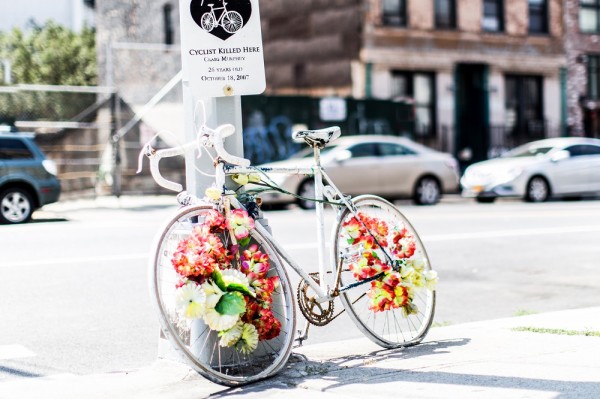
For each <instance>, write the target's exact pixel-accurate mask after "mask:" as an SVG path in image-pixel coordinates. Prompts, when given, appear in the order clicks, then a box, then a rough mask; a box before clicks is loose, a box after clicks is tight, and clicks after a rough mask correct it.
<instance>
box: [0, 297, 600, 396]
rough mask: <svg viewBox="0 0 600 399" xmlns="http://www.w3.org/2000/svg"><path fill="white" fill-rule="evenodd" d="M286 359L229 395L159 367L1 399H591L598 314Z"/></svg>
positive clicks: (598, 358)
mask: <svg viewBox="0 0 600 399" xmlns="http://www.w3.org/2000/svg"><path fill="white" fill-rule="evenodd" d="M465 306H468V303H465ZM465 309H466V308H465ZM312 333H313V334H318V330H317V329H313V330H312ZM308 342H310V340H309V341H308ZM294 353H295V354H294V355H293V356H292V358H291V359H290V362H289V363H288V367H287V368H286V369H285V370H284V371H283V372H282V373H280V374H279V375H277V376H276V377H273V378H271V379H269V380H266V381H262V382H259V383H255V384H252V385H249V386H245V387H241V388H235V389H231V388H229V389H228V388H225V387H222V386H219V385H216V384H213V383H210V382H208V381H207V380H204V379H203V378H202V377H200V376H199V375H197V374H196V373H195V372H193V371H191V370H190V369H189V368H188V367H186V366H185V365H183V364H179V363H174V362H170V361H166V360H160V361H157V362H155V363H154V364H153V365H151V366H149V367H147V368H143V369H139V370H133V371H130V372H115V373H106V374H97V375H86V376H75V375H55V376H49V377H41V378H24V379H19V380H12V381H7V382H2V383H0V399H27V398H36V399H37V398H78V399H87V398H111V399H114V398H144V399H154V398H165V399H188V398H189V399H200V398H208V397H211V398H212V397H214V398H220V397H227V398H242V397H243V398H246V399H252V398H257V399H258V398H281V397H286V399H295V398H307V397H310V398H311V399H321V398H323V399H327V398H354V397H356V398H376V397H384V398H385V397H394V398H395V397H400V398H403V399H405V398H445V399H447V398H461V399H469V398H486V399H495V398H510V399H514V398H534V399H538V398H539V399H542V398H543V399H550V398H553V399H554V398H560V399H567V398H569V399H570V398H573V399H575V398H591V399H593V398H600V307H595V308H587V309H575V310H567V311H559V312H552V313H544V314H536V315H528V316H520V317H513V318H508V319H500V320H491V321H482V322H476V323H469V324H462V325H455V326H446V327H437V328H432V329H431V330H430V332H429V334H428V336H427V337H426V339H425V340H424V342H423V343H421V344H420V345H418V346H415V347H412V348H406V349H403V350H382V349H381V348H379V347H378V346H376V345H374V344H372V343H371V342H370V341H368V340H367V339H366V338H361V339H356V340H351V341H341V342H330V343H324V344H318V345H305V346H304V347H302V348H298V349H296V350H294Z"/></svg>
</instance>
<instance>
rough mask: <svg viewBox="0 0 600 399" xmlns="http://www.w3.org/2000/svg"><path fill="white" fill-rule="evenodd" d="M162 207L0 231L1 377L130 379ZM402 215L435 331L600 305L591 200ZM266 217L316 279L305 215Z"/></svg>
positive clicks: (59, 211)
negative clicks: (418, 257)
mask: <svg viewBox="0 0 600 399" xmlns="http://www.w3.org/2000/svg"><path fill="white" fill-rule="evenodd" d="M166 203H167V202H165V201H164V200H162V199H160V200H156V201H150V202H148V201H146V202H145V205H144V206H140V205H138V204H136V202H135V199H131V200H130V201H118V202H116V203H115V201H113V202H112V203H111V202H110V201H109V202H104V203H100V204H97V205H98V206H97V209H85V208H83V209H77V207H69V206H61V204H57V206H54V207H52V206H51V207H47V208H46V209H45V210H44V211H42V212H37V213H36V215H35V220H34V222H33V223H30V224H26V225H19V226H0V293H1V294H0V314H1V315H2V319H1V320H2V322H1V323H0V380H2V379H10V378H28V377H34V376H38V375H50V374H64V373H72V374H89V373H97V372H108V371H117V370H130V369H135V368H139V367H143V366H146V365H148V364H149V363H151V362H152V361H153V360H154V359H155V358H156V354H157V337H158V323H157V321H156V317H155V315H154V314H153V312H152V308H151V306H150V303H149V294H148V290H147V285H146V279H147V273H146V269H147V267H146V260H147V255H148V250H149V247H150V243H151V241H152V239H153V237H154V234H155V232H156V231H157V229H158V228H159V226H160V225H161V223H162V221H164V220H165V219H166V218H167V217H168V215H169V214H170V213H172V212H173V211H174V209H175V208H174V207H172V206H167V205H165V204H166ZM107 204H108V205H107ZM115 204H116V205H115ZM399 206H400V208H401V209H402V211H403V212H404V213H405V214H406V215H407V216H408V218H409V219H410V220H411V221H412V222H413V224H414V225H415V227H416V228H417V229H418V231H419V232H420V234H421V236H422V238H423V241H424V243H425V245H426V246H427V249H428V252H429V256H430V259H431V261H432V264H433V266H434V268H435V269H436V270H437V271H438V272H439V274H440V284H439V286H438V304H437V309H436V318H435V324H437V325H445V324H457V323H461V322H466V321H474V320H487V319H493V318H499V317H507V316H513V315H515V314H521V313H535V312H544V311H551V310H561V309H571V308H580V307H588V306H597V305H598V303H599V301H600V296H599V295H598V292H600V273H598V270H597V268H598V267H599V266H600V245H599V244H598V240H597V237H598V233H599V232H600V201H573V202H550V203H544V204H526V203H522V202H519V201H499V202H497V203H495V204H475V203H473V202H470V201H464V200H459V199H456V198H454V199H452V198H451V199H449V200H446V201H445V202H444V203H442V204H439V205H437V206H433V207H415V206H411V205H409V204H406V203H399ZM267 215H268V218H269V222H270V225H271V226H272V228H273V231H274V232H275V234H276V236H277V237H278V238H279V240H280V241H281V242H282V243H284V244H287V247H288V249H289V252H290V253H291V254H292V255H293V256H295V257H297V258H298V260H299V262H300V263H301V264H304V265H306V267H307V269H309V270H314V269H316V261H315V253H316V240H315V238H314V237H315V234H314V233H313V231H314V221H313V220H312V219H311V218H310V215H311V213H309V212H306V211H302V210H299V209H292V210H288V211H270V212H267ZM332 218H333V215H332V214H331V213H328V214H327V219H328V220H332ZM295 281H297V279H296V280H295ZM339 308H341V305H340V306H338V308H337V309H339ZM359 334H360V333H359V332H358V330H357V329H356V328H354V327H353V325H352V324H351V322H350V321H349V320H348V319H347V318H346V317H345V315H342V316H341V317H340V318H339V319H337V320H335V321H334V322H333V323H331V324H330V325H328V326H325V327H322V328H319V329H312V330H311V337H310V341H309V342H311V343H316V342H326V341H332V340H340V339H344V338H351V337H357V336H359Z"/></svg>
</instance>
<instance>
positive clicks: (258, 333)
mask: <svg viewBox="0 0 600 399" xmlns="http://www.w3.org/2000/svg"><path fill="white" fill-rule="evenodd" d="M253 228H254V220H253V219H252V218H251V217H249V216H248V213H247V212H246V211H244V210H241V209H235V210H233V211H231V212H230V213H229V214H228V215H227V217H225V216H224V215H223V214H221V213H220V212H218V211H216V210H210V211H208V212H207V213H206V217H205V218H204V221H203V222H202V223H201V224H200V225H198V226H196V227H194V229H193V230H192V234H191V235H190V236H188V237H186V238H184V239H182V240H181V241H180V242H179V243H178V245H177V249H176V251H175V253H174V254H173V257H172V259H171V263H172V265H173V267H174V269H175V271H176V272H177V273H178V274H179V276H180V277H181V279H180V281H179V282H178V283H177V286H176V293H175V306H176V308H177V310H178V312H179V314H180V315H181V316H182V317H184V318H186V319H191V320H194V319H202V320H203V321H204V322H205V323H206V324H207V325H208V326H209V328H210V329H211V330H213V331H216V332H217V333H218V336H219V345H221V346H222V347H235V348H237V349H238V350H239V351H240V352H242V353H244V354H248V353H251V352H253V351H254V350H255V349H256V347H257V346H258V342H259V341H262V340H269V339H273V338H275V337H277V336H278V335H279V333H280V332H281V322H280V321H279V320H278V319H277V318H276V317H275V315H274V314H273V311H272V309H271V307H272V304H273V292H274V291H275V290H276V289H277V287H278V286H279V278H278V277H277V276H273V277H267V272H268V271H269V266H270V263H269V255H268V254H265V253H262V252H261V251H260V249H259V247H258V245H256V244H250V231H251V230H252V229H253ZM230 232H231V234H233V235H234V236H235V238H236V240H237V243H238V244H236V245H232V246H230V247H229V248H226V247H225V245H224V244H223V241H222V240H221V238H220V237H222V236H223V235H225V234H230ZM242 247H245V249H244V250H241V248H242ZM236 257H237V258H239V265H240V267H239V270H238V269H236V268H234V267H233V264H237V263H238V262H234V259H235V258H236Z"/></svg>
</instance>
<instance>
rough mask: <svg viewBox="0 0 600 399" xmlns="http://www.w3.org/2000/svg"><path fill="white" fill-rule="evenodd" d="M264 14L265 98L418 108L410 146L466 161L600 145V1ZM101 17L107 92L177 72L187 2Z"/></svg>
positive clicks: (130, 6) (376, 2)
mask: <svg viewBox="0 0 600 399" xmlns="http://www.w3.org/2000/svg"><path fill="white" fill-rule="evenodd" d="M260 7H261V9H260V12H261V23H262V31H263V32H262V34H263V43H264V56H265V68H266V74H267V91H266V94H272V95H311V96H339V97H354V98H361V99H378V100H400V99H402V100H405V101H410V102H412V104H413V107H414V119H415V126H414V132H413V137H414V138H415V139H417V140H418V141H420V142H423V143H425V144H428V145H431V146H434V147H437V148H440V149H443V150H446V151H449V152H452V153H454V154H456V155H457V156H459V158H461V159H462V160H463V161H464V162H465V163H469V162H473V161H477V160H481V159H485V158H488V157H490V156H494V155H497V154H498V153H500V152H502V151H504V150H505V149H507V148H509V147H512V146H514V145H518V144H520V143H523V142H526V141H530V140H534V139H539V138H543V137H553V136H560V135H592V136H598V130H600V123H598V120H599V117H600V115H598V112H600V111H596V109H599V110H600V108H598V107H599V106H600V102H598V101H600V75H599V74H600V0H585V1H581V0H327V1H325V0H302V1H298V0H267V1H261V3H260ZM96 11H97V16H96V21H97V22H96V24H97V37H98V52H99V54H98V55H99V65H100V68H101V74H103V76H105V77H106V79H105V81H104V83H111V82H112V83H113V84H115V85H116V86H117V87H119V89H120V90H123V91H124V92H126V93H129V94H128V95H126V96H125V98H126V99H127V98H128V97H129V98H131V99H132V101H133V102H140V103H143V102H144V101H143V100H144V99H146V100H147V99H149V98H150V96H151V94H152V93H156V91H157V90H158V89H159V88H160V86H161V85H162V84H164V83H165V82H166V81H167V80H168V78H170V77H171V76H173V75H174V74H175V73H176V71H177V70H178V69H179V68H180V55H179V53H178V51H177V49H176V48H177V45H178V43H179V2H178V1H177V0H155V1H151V2H148V1H140V0H128V1H125V0H98V1H97V2H96ZM134 44H137V45H139V46H138V49H137V50H135V49H134V48H135V47H136V46H135V45H134ZM146 45H149V46H148V47H147V48H146V49H142V48H143V47H144V46H146ZM156 45H159V46H158V47H156ZM152 46H154V48H153V49H150V48H151V47H152ZM160 46H166V47H164V48H163V47H160ZM140 49H142V50H140ZM157 49H158V51H157ZM142 93H143V94H142ZM136 97H140V98H136ZM594 129H596V130H594ZM390 133H394V132H390Z"/></svg>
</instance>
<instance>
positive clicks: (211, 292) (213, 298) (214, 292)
mask: <svg viewBox="0 0 600 399" xmlns="http://www.w3.org/2000/svg"><path fill="white" fill-rule="evenodd" d="M202 291H204V295H205V297H206V299H205V300H204V302H205V306H206V308H207V309H214V308H215V306H217V303H219V300H220V299H221V297H222V296H223V294H225V293H224V292H223V291H221V289H220V288H219V287H218V286H217V284H215V283H213V282H211V281H205V282H204V284H202Z"/></svg>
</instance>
